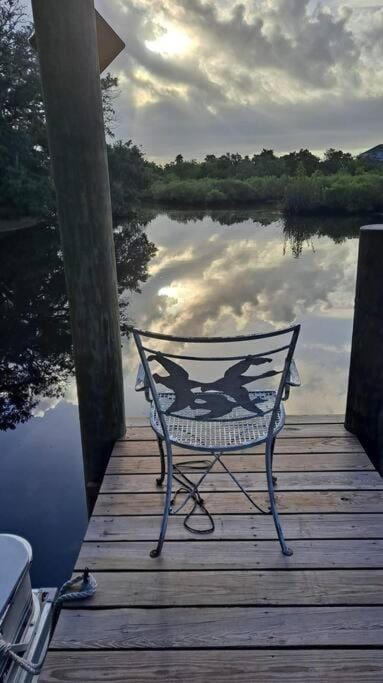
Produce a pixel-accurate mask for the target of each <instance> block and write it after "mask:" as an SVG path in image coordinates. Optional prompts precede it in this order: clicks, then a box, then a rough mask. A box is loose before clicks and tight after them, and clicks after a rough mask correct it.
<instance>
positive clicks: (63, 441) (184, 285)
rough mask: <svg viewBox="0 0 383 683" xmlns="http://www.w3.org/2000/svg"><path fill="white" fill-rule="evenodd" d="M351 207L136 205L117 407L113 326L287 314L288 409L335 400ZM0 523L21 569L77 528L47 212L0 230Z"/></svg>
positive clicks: (353, 251)
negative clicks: (322, 211)
mask: <svg viewBox="0 0 383 683" xmlns="http://www.w3.org/2000/svg"><path fill="white" fill-rule="evenodd" d="M367 222H373V221H368V220H367V221H366V220H363V219H361V218H355V217H352V218H325V217H323V218H322V217H321V218H317V217H316V218H313V217H311V218H299V219H296V218H295V219H286V218H284V217H283V216H281V214H280V213H279V212H278V211H277V210H273V209H270V208H266V209H262V210H253V211H245V210H243V211H235V210H226V211H213V212H210V213H207V214H204V212H200V211H197V212H193V211H187V212H185V211H175V210H172V211H168V212H166V211H160V212H156V211H154V210H146V211H145V212H143V213H141V214H140V215H139V216H135V217H134V218H133V219H132V220H130V221H129V222H125V223H123V222H121V223H120V224H117V225H116V228H115V242H116V254H117V265H118V278H119V291H120V306H121V317H122V327H123V367H124V380H125V400H126V411H127V415H134V416H137V415H146V414H147V405H146V404H145V401H144V399H143V397H142V396H141V395H139V396H137V395H136V394H135V393H134V379H135V371H136V366H137V355H136V351H135V349H134V348H133V345H132V342H131V340H130V339H129V338H128V336H127V333H126V331H125V327H126V325H127V324H129V323H132V322H133V323H134V324H136V325H137V326H139V327H142V328H144V329H151V330H155V331H161V332H165V333H169V334H180V335H195V336H197V335H212V336H214V335H222V336H225V335H233V334H236V333H238V334H245V333H250V332H254V331H268V330H272V329H276V328H278V327H282V326H287V325H288V324H290V323H292V322H295V321H299V322H301V323H302V333H301V337H300V340H299V342H298V347H297V353H296V360H297V363H298V366H299V370H300V373H301V376H302V381H303V386H302V387H301V388H300V389H298V390H295V391H294V392H292V395H291V399H290V400H289V405H288V410H289V411H290V412H291V413H343V412H344V408H345V393H346V388H347V372H348V363H349V351H350V341H351V330H352V315H353V297H354V288H355V273H356V260H357V249H358V231H359V227H360V226H361V225H362V224H363V223H367ZM0 313H1V315H0V373H1V380H0V382H1V387H0V531H2V532H12V533H19V534H22V535H24V536H25V537H26V538H28V539H29V540H30V541H31V543H32V546H33V548H34V553H35V561H34V565H33V582H34V584H35V585H38V584H44V585H57V584H59V583H61V582H62V581H64V580H65V579H66V578H67V577H68V576H69V575H70V573H71V569H72V566H73V563H74V560H75V557H76V554H77V552H78V549H79V546H80V544H81V541H82V537H83V534H84V531H85V528H86V507H85V499H84V485H83V476H82V461H81V448H80V432H79V423H78V415H77V404H76V388H75V381H74V377H73V364H72V357H71V337H70V327H69V320H68V307H67V302H66V294H65V283H64V275H63V268H62V259H61V252H60V244H59V237H58V231H57V229H56V228H55V227H54V226H49V225H41V226H37V227H34V228H28V229H24V230H18V231H14V232H9V233H4V232H3V233H0Z"/></svg>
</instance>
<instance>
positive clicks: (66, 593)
mask: <svg viewBox="0 0 383 683" xmlns="http://www.w3.org/2000/svg"><path fill="white" fill-rule="evenodd" d="M77 584H80V588H79V589H78V590H76V591H74V590H69V589H70V588H74V586H76V585H77ZM96 588H97V581H96V579H95V578H94V576H93V575H92V574H91V573H90V571H89V569H88V567H85V569H84V572H83V573H82V574H80V576H76V577H75V578H74V579H69V581H66V582H65V583H64V584H63V585H62V586H61V588H60V590H59V593H58V596H57V598H56V600H55V602H54V606H55V607H57V605H62V603H63V602H67V601H68V600H85V599H86V598H90V597H92V595H94V594H95V592H96Z"/></svg>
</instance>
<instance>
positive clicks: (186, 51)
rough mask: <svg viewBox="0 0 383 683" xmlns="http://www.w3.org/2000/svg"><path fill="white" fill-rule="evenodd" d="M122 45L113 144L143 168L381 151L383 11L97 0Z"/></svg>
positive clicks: (336, 3)
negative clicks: (230, 155)
mask: <svg viewBox="0 0 383 683" xmlns="http://www.w3.org/2000/svg"><path fill="white" fill-rule="evenodd" d="M96 7H97V8H98V10H99V11H100V12H101V13H102V15H103V16H104V17H105V18H106V19H107V20H108V21H109V22H110V23H111V24H112V26H113V27H114V28H115V29H116V31H117V32H118V33H119V34H120V36H121V37H122V38H123V40H124V41H125V42H126V49H125V51H124V53H123V54H121V56H120V57H118V59H117V60H116V61H115V62H114V64H113V72H114V73H116V74H117V75H118V77H119V81H120V96H119V98H118V99H117V100H116V109H117V123H116V127H115V132H116V135H117V137H122V138H132V139H133V140H134V141H135V142H137V143H139V144H141V145H142V146H143V148H144V150H145V151H146V153H147V155H148V157H149V158H155V159H157V160H167V159H169V158H173V157H174V156H175V155H176V154H177V153H179V152H181V153H183V154H184V155H185V156H186V157H196V158H201V157H203V156H204V155H205V154H206V153H208V152H214V153H222V152H225V151H239V152H241V153H247V152H248V153H253V152H256V151H259V150H261V149H262V148H263V147H271V148H274V149H275V150H277V151H278V152H284V151H288V150H291V149H294V148H299V147H301V146H304V147H306V146H307V147H310V148H311V149H313V150H315V151H323V150H324V149H326V148H328V147H330V146H335V147H341V148H343V149H347V150H350V151H353V152H357V151H360V150H363V149H366V148H368V147H371V146H373V145H375V144H378V143H380V142H383V131H382V118H383V114H382V112H383V2H376V1H374V0H367V1H363V0H349V2H348V3H343V2H340V0H327V1H326V2H320V3H319V2H317V1H313V0H244V1H243V2H241V3H236V2H234V1H233V0H215V1H214V0H156V2H153V0H96Z"/></svg>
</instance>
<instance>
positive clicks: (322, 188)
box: [143, 173, 383, 215]
mask: <svg viewBox="0 0 383 683" xmlns="http://www.w3.org/2000/svg"><path fill="white" fill-rule="evenodd" d="M143 201H144V203H145V204H146V203H149V204H154V205H164V206H170V207H172V206H175V207H177V208H188V207H198V208H227V207H231V208H234V207H257V206H259V205H261V204H263V205H264V204H265V203H276V202H277V203H278V205H279V207H280V208H281V210H282V211H283V212H285V213H287V214H295V215H296V214H302V215H305V214H308V215H319V214H328V215H332V214H337V215H338V214H345V215H351V214H363V213H379V212H381V211H383V174H380V173H361V174H359V175H350V174H346V173H336V174H333V175H321V174H319V173H315V174H313V175H312V176H296V177H290V176H282V177H280V178H277V177H275V176H266V177H251V178H247V179H243V180H239V179H237V178H224V179H221V178H200V179H187V180H177V179H174V178H173V179H170V180H167V179H164V180H156V181H155V182H153V183H152V184H151V185H150V186H149V188H148V189H147V190H146V191H145V193H144V194H143Z"/></svg>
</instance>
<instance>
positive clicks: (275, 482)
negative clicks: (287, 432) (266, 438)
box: [271, 437, 278, 486]
mask: <svg viewBox="0 0 383 683" xmlns="http://www.w3.org/2000/svg"><path fill="white" fill-rule="evenodd" d="M274 448H275V437H274V439H273V440H272V443H271V471H273V461H274ZM272 476H273V484H274V486H276V484H277V481H278V479H277V477H275V476H274V474H273V475H272Z"/></svg>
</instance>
